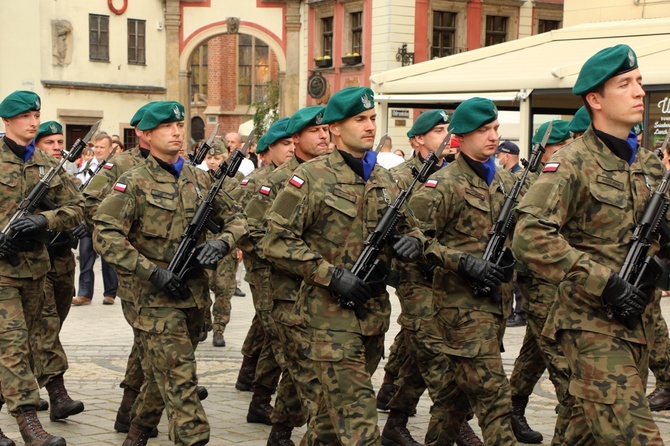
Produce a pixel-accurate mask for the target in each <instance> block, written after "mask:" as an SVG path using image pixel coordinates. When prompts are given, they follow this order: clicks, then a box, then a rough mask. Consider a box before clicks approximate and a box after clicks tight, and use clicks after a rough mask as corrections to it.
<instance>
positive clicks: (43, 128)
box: [35, 121, 63, 141]
mask: <svg viewBox="0 0 670 446" xmlns="http://www.w3.org/2000/svg"><path fill="white" fill-rule="evenodd" d="M62 134H63V126H62V125H60V124H59V123H57V122H56V121H47V122H43V123H42V124H40V127H39V128H38V129H37V135H35V141H38V140H39V139H40V138H44V137H45V136H51V135H62Z"/></svg>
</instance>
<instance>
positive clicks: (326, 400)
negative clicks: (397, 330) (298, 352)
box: [303, 327, 384, 446]
mask: <svg viewBox="0 0 670 446" xmlns="http://www.w3.org/2000/svg"><path fill="white" fill-rule="evenodd" d="M307 333H308V335H309V343H310V347H309V352H308V356H309V358H310V359H311V360H312V363H313V369H314V372H315V373H316V379H317V380H318V382H319V384H320V387H321V388H320V390H319V394H318V399H317V401H316V404H317V412H316V415H315V416H313V417H311V418H310V420H309V422H308V425H307V432H306V433H305V439H304V440H303V444H306V445H308V446H315V445H318V446H326V445H328V446H330V445H335V444H341V445H344V446H349V445H356V446H363V445H381V437H380V435H379V427H378V426H377V404H376V400H375V393H374V389H373V387H372V381H371V376H372V374H373V373H374V372H375V370H376V369H377V366H378V365H379V361H380V360H381V357H382V353H383V350H384V335H379V336H362V335H360V334H357V333H350V332H343V331H330V330H322V329H317V328H312V327H310V328H308V329H307Z"/></svg>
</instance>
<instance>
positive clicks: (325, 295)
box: [263, 150, 424, 445]
mask: <svg viewBox="0 0 670 446" xmlns="http://www.w3.org/2000/svg"><path fill="white" fill-rule="evenodd" d="M397 192H398V188H397V186H396V184H395V182H394V181H393V179H392V177H391V175H390V173H389V172H388V171H386V170H385V169H384V168H382V167H380V166H375V167H374V170H373V171H372V172H371V174H370V177H369V179H368V180H367V182H366V181H363V179H362V178H360V177H358V176H357V175H356V174H354V172H353V170H352V169H351V168H350V167H349V166H348V165H347V164H346V162H345V160H344V158H343V156H342V155H341V154H340V152H339V151H338V150H333V152H332V153H330V154H329V155H327V156H322V157H319V158H317V159H314V160H312V161H310V162H308V163H303V164H302V165H301V166H300V167H298V168H297V169H296V170H295V173H294V175H293V176H292V177H291V179H290V180H289V182H288V183H286V186H285V187H284V189H283V190H282V191H280V192H279V194H278V195H277V199H276V200H275V202H274V204H273V205H272V208H271V209H270V212H269V214H268V232H267V236H266V239H265V246H264V250H263V252H264V254H265V256H266V257H267V258H268V260H270V261H271V262H272V263H273V264H275V265H276V266H277V267H278V268H281V269H284V270H286V271H288V272H290V273H292V274H295V275H296V276H299V277H303V280H304V282H303V283H302V285H301V287H300V291H299V293H298V300H297V301H296V322H297V323H300V324H304V325H305V326H306V327H307V336H308V337H309V349H308V356H309V358H310V359H311V360H312V361H313V367H314V370H315V373H316V375H317V379H318V381H319V383H320V386H321V388H320V389H318V391H319V396H318V399H317V404H318V411H317V414H316V416H314V417H311V418H310V420H309V424H308V430H307V433H306V443H307V444H310V445H312V444H319V445H323V444H329V445H330V444H343V445H353V444H356V445H362V444H366V445H367V444H380V436H379V428H378V427H377V411H376V407H375V395H374V389H373V388H372V383H371V380H370V377H371V375H372V374H373V373H374V371H375V370H376V368H377V365H378V364H379V361H380V359H381V357H382V352H383V345H384V333H385V332H386V331H387V330H388V327H389V318H390V313H391V306H390V302H389V298H388V294H387V293H386V290H385V288H384V289H383V290H382V289H379V290H378V291H379V295H378V296H376V297H373V298H372V299H370V300H369V301H368V302H367V303H366V309H367V313H368V314H367V317H366V318H365V319H358V318H357V317H356V315H355V314H354V312H353V311H351V310H350V309H345V308H342V307H340V306H339V305H338V303H337V299H336V298H335V297H333V296H332V295H331V292H330V291H329V290H328V289H327V288H326V287H327V286H329V284H330V281H331V278H332V275H333V272H334V271H335V268H336V267H339V266H341V267H344V268H349V269H350V268H351V267H352V266H353V264H354V262H355V260H356V258H357V257H358V255H359V254H360V253H361V251H362V249H363V241H364V240H365V238H366V237H367V235H368V232H369V231H372V230H374V228H375V226H376V224H377V223H378V222H379V220H380V218H381V217H382V215H383V213H384V211H385V209H386V208H387V207H388V204H389V203H390V202H391V200H393V199H394V198H395V196H396V195H397ZM405 216H406V217H407V218H406V219H401V224H400V227H399V228H398V229H399V230H400V232H403V233H405V232H408V235H412V236H415V237H417V238H419V239H421V240H424V238H423V236H422V235H421V233H420V231H419V230H418V229H417V228H416V222H415V220H414V219H413V217H412V216H411V215H410V214H409V213H406V215H405ZM380 259H382V260H384V261H386V262H387V264H388V263H389V261H390V249H388V250H384V251H383V252H381V253H380Z"/></svg>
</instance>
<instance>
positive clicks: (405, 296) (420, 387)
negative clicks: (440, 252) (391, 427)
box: [388, 156, 453, 420]
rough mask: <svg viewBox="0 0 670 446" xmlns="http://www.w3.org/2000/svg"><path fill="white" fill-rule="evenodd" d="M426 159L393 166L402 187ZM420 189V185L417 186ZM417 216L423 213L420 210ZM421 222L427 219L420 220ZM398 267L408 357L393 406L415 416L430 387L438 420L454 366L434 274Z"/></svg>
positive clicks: (400, 319)
mask: <svg viewBox="0 0 670 446" xmlns="http://www.w3.org/2000/svg"><path fill="white" fill-rule="evenodd" d="M422 164H423V161H422V160H421V159H420V158H419V157H418V156H415V157H414V158H412V159H411V160H409V161H407V162H405V163H403V164H400V165H399V166H397V167H394V168H393V169H391V174H392V175H393V177H394V178H395V179H396V181H397V182H398V186H399V187H400V188H401V189H405V188H407V187H408V186H409V185H410V183H411V181H412V180H413V178H414V176H413V174H412V167H413V168H414V169H416V170H417V171H418V170H421V167H422ZM417 190H418V188H417ZM416 215H417V218H418V216H419V215H420V213H417V214H416ZM420 224H421V225H424V224H426V222H423V221H420ZM394 269H397V270H399V271H400V282H399V283H398V286H397V287H396V295H397V296H398V299H399V300H400V306H401V308H402V312H401V314H400V316H399V317H398V323H399V324H400V327H401V333H402V334H403V338H404V341H403V343H404V344H405V351H406V352H407V354H406V357H405V358H404V360H403V362H402V363H401V367H400V369H399V371H398V372H399V373H398V380H397V381H396V391H395V394H394V395H393V398H392V399H391V401H389V403H388V407H389V409H392V410H397V411H399V412H403V413H406V414H408V415H411V414H412V413H413V412H414V411H415V410H416V406H417V404H418V403H419V399H420V398H421V395H422V394H423V392H424V390H426V388H428V392H429V394H430V397H431V400H432V401H433V403H434V404H433V407H432V409H431V413H432V415H433V416H434V417H436V418H437V419H438V420H444V419H445V411H444V409H445V406H444V404H445V402H444V401H441V398H444V397H445V395H444V394H443V392H442V389H443V388H444V387H445V386H446V384H447V382H448V381H450V380H451V379H453V377H452V376H450V373H451V366H450V364H449V359H448V358H447V356H446V355H445V352H444V350H443V341H442V336H441V334H440V332H439V331H438V329H437V326H436V325H435V319H434V318H433V315H434V309H433V277H432V274H426V273H424V272H423V271H422V270H421V268H419V266H418V264H417V263H408V262H402V261H400V260H397V259H395V260H394Z"/></svg>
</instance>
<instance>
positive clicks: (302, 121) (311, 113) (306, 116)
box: [286, 105, 326, 135]
mask: <svg viewBox="0 0 670 446" xmlns="http://www.w3.org/2000/svg"><path fill="white" fill-rule="evenodd" d="M325 109H326V107H324V106H323V105H315V106H312V107H305V108H301V109H300V110H298V111H297V112H295V113H293V116H291V120H290V121H289V123H288V128H287V129H286V131H287V132H289V133H290V134H291V135H293V134H294V133H298V132H299V131H301V130H302V129H304V128H305V127H312V126H315V125H322V124H323V111H324V110H325Z"/></svg>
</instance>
